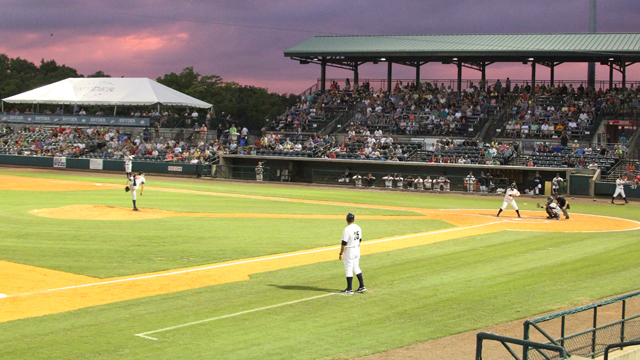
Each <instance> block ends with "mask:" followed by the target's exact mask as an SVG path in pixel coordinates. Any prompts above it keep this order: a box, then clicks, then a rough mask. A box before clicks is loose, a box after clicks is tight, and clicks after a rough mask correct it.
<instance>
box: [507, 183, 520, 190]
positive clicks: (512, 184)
mask: <svg viewBox="0 0 640 360" xmlns="http://www.w3.org/2000/svg"><path fill="white" fill-rule="evenodd" d="M509 187H510V188H513V189H515V188H517V187H518V184H516V183H514V182H513V183H511V185H510V186H509Z"/></svg>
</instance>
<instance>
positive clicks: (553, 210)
mask: <svg viewBox="0 0 640 360" xmlns="http://www.w3.org/2000/svg"><path fill="white" fill-rule="evenodd" d="M538 207H539V208H544V209H545V210H546V211H547V219H556V220H560V214H562V213H563V210H562V208H560V206H558V204H556V203H555V202H554V201H553V197H551V196H549V197H548V198H547V205H546V206H542V205H540V203H538ZM568 218H569V217H568V216H567V219H568Z"/></svg>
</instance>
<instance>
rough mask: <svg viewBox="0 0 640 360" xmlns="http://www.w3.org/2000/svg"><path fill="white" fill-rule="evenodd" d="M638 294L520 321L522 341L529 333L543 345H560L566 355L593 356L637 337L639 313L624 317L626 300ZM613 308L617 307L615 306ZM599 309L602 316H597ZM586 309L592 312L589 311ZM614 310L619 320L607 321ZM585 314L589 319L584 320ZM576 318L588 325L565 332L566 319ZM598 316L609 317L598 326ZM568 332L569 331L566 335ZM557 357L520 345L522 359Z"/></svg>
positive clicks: (528, 336) (599, 318) (639, 293)
mask: <svg viewBox="0 0 640 360" xmlns="http://www.w3.org/2000/svg"><path fill="white" fill-rule="evenodd" d="M638 295H640V291H637V292H634V293H630V294H626V295H622V296H618V297H614V298H611V299H608V300H604V301H600V302H597V303H593V304H589V305H585V306H581V307H578V308H575V309H570V310H566V311H561V312H557V313H554V314H550V315H545V316H541V317H538V318H535V319H530V320H527V321H525V322H524V340H530V338H531V337H532V336H537V337H542V338H544V339H545V340H546V342H544V343H545V344H550V345H556V346H561V347H563V348H564V349H566V350H567V353H568V354H570V355H578V356H582V357H591V358H594V357H595V356H596V355H598V354H601V353H603V352H605V349H606V348H607V345H609V344H614V343H620V342H626V341H634V340H638V339H640V314H636V315H633V316H627V309H628V305H629V304H628V302H629V300H631V299H634V300H636V301H637V300H638V299H640V298H638ZM633 305H634V307H636V308H637V305H638V304H636V303H634V304H633ZM605 307H606V308H605ZM617 307H620V308H619V309H616V308H617ZM599 309H600V310H601V311H600V312H601V313H602V314H606V316H603V315H599V311H598V310H599ZM587 311H591V312H592V313H591V314H589V313H587ZM618 311H619V312H618ZM636 312H637V310H636ZM615 313H618V314H620V315H619V319H618V320H614V321H611V314H615ZM585 317H588V318H589V319H585ZM577 318H582V319H581V321H579V322H580V323H584V321H585V320H590V321H588V322H590V323H591V324H592V326H591V327H589V328H587V329H584V327H583V328H582V329H581V330H578V331H576V329H575V328H574V329H572V331H569V330H568V324H569V322H570V321H572V319H573V320H575V319H577ZM602 318H609V319H608V320H607V321H608V322H607V323H605V324H602V325H598V322H599V320H602ZM556 319H557V320H556ZM553 320H556V321H553ZM558 320H559V323H558ZM574 322H575V321H574ZM545 324H546V325H548V326H545ZM543 328H544V329H543ZM558 331H559V336H552V335H550V333H558ZM574 331H575V332H574ZM568 332H572V333H571V334H568ZM557 356H558V355H557V354H555V353H552V352H549V351H547V350H545V349H540V348H532V347H528V346H526V345H525V346H524V347H523V360H538V359H558V357H557Z"/></svg>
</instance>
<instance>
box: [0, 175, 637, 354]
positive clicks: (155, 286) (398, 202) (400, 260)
mask: <svg viewBox="0 0 640 360" xmlns="http://www.w3.org/2000/svg"><path fill="white" fill-rule="evenodd" d="M124 184H125V179H124V176H117V175H108V174H107V175H105V174H91V173H72V172H53V171H43V170H40V171H36V170H32V171H29V170H25V169H14V168H0V199H1V200H0V205H1V206H0V294H1V295H0V358H2V359H151V358H152V359H178V358H180V359H350V358H355V357H361V356H366V355H371V354H376V353H380V352H384V351H388V350H392V349H396V348H400V347H404V346H408V345H411V344H415V343H420V342H424V341H428V340H432V339H439V338H443V337H446V336H449V335H453V334H458V333H461V332H465V331H470V330H476V329H482V328H485V327H488V326H492V325H496V324H500V323H504V322H508V321H512V320H516V319H522V318H526V317H532V316H535V315H538V314H541V313H544V312H548V311H552V310H557V309H563V308H567V307H571V306H577V305H580V304H585V303H588V302H591V301H594V300H597V299H601V298H604V297H607V296H612V295H617V294H621V293H624V292H628V291H632V290H637V289H638V288H640V280H639V279H640V266H639V265H640V242H638V237H639V235H640V212H639V211H638V210H639V207H638V205H637V203H631V204H629V205H625V206H614V205H610V204H609V201H610V199H598V200H597V201H595V202H594V201H592V200H591V199H575V200H570V202H571V210H570V214H571V219H570V220H564V219H562V220H560V221H555V220H547V219H546V218H545V217H546V214H545V213H544V212H543V211H542V210H540V209H537V208H536V202H543V200H544V199H543V198H533V197H524V196H523V197H520V198H518V199H517V201H518V204H519V206H520V208H521V213H522V215H523V217H522V218H521V219H518V218H517V216H516V214H515V212H514V211H513V210H511V209H510V208H507V210H506V211H505V212H503V213H502V215H501V216H500V218H496V217H495V214H496V213H497V209H498V208H499V207H500V205H502V197H500V196H469V195H466V194H458V195H456V194H434V193H427V192H423V193H415V192H406V191H403V192H400V191H384V190H367V189H364V190H356V189H352V188H349V189H347V188H338V187H333V188H332V187H325V188H319V187H315V186H307V185H282V184H267V183H265V184H258V183H254V182H226V181H214V180H210V179H209V180H191V179H170V178H166V177H154V176H153V175H148V176H147V183H146V184H145V189H144V195H143V196H140V194H138V207H139V208H140V209H141V211H140V212H133V211H131V207H132V205H131V196H130V195H129V194H128V193H125V192H124ZM349 212H352V213H354V214H355V215H356V223H357V224H358V225H359V226H360V227H361V228H362V230H363V238H364V240H363V242H362V245H361V251H362V259H361V261H360V265H361V268H362V269H363V275H364V278H365V284H366V286H367V288H368V289H369V291H368V292H366V293H364V294H354V295H351V296H344V295H340V294H339V291H340V290H342V289H344V288H345V286H346V283H345V278H344V267H343V265H342V262H341V261H339V260H338V252H339V245H340V236H341V234H342V230H343V228H344V227H345V226H346V222H345V215H346V214H347V213H349ZM356 283H357V282H356ZM452 346H455V344H452ZM428 355H429V354H424V358H427V359H428V358H429V356H428ZM471 356H473V354H468V355H467V356H465V357H467V358H471Z"/></svg>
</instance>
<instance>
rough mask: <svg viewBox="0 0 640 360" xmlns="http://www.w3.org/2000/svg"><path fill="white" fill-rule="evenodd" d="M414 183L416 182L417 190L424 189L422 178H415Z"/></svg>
mask: <svg viewBox="0 0 640 360" xmlns="http://www.w3.org/2000/svg"><path fill="white" fill-rule="evenodd" d="M415 184H416V189H418V190H422V189H424V180H422V179H416V181H415Z"/></svg>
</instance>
